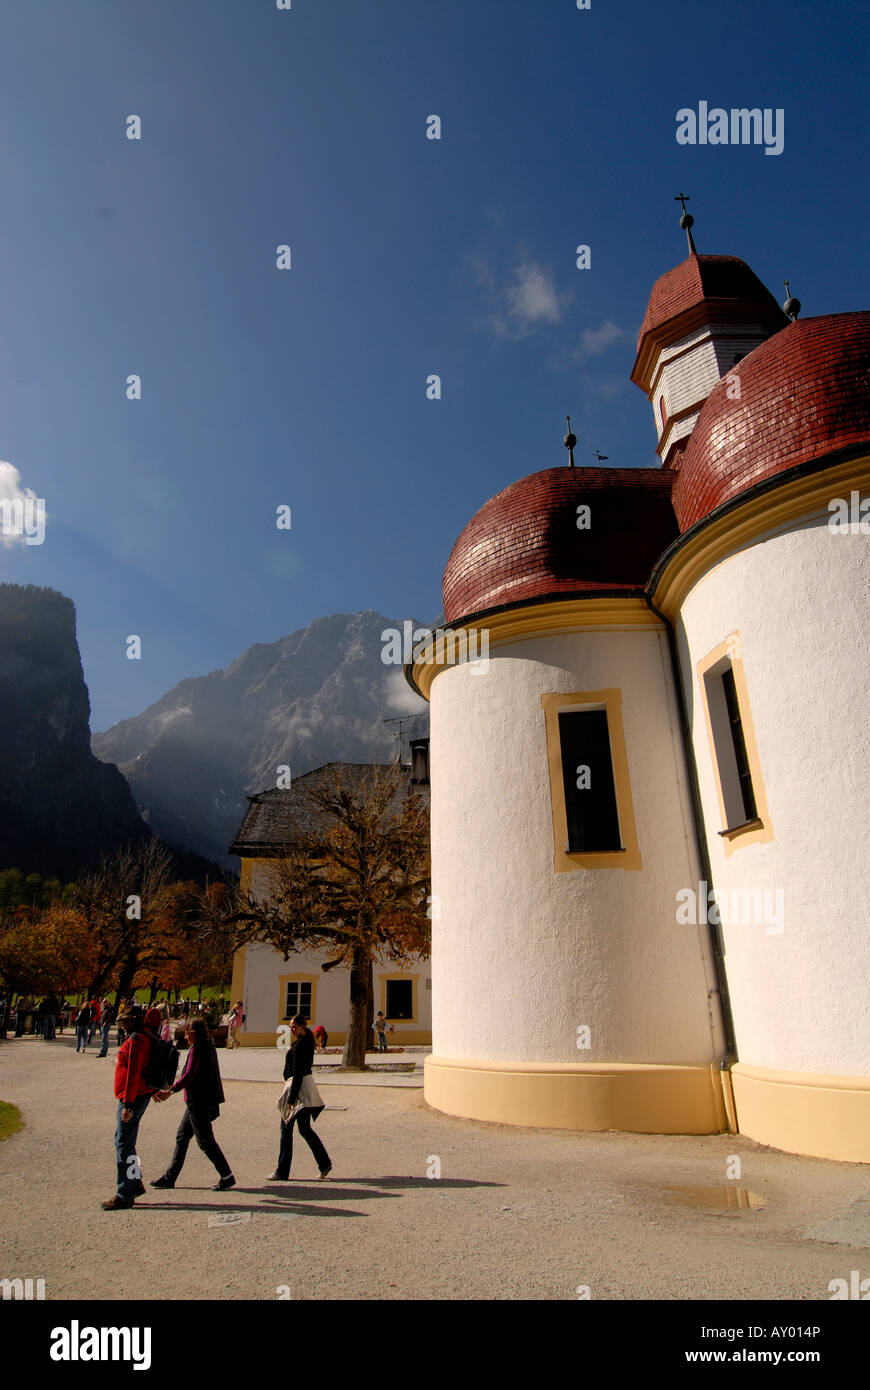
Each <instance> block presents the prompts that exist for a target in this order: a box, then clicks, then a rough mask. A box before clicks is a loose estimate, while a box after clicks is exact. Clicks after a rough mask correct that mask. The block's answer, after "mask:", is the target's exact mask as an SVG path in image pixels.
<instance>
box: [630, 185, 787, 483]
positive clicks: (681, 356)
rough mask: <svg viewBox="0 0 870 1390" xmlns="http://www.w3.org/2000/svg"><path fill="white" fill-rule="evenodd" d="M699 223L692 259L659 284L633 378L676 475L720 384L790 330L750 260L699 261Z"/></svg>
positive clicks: (688, 219)
mask: <svg viewBox="0 0 870 1390" xmlns="http://www.w3.org/2000/svg"><path fill="white" fill-rule="evenodd" d="M681 196H682V195H681ZM692 223H693V218H692V216H691V214H690V213H684V215H683V217H682V218H681V219H680V226H681V227H683V228H684V230H685V231H686V235H687V237H688V239H689V256H688V258H687V259H686V260H685V261H681V262H680V264H679V265H678V266H675V267H674V269H673V270H669V271H667V272H666V273H665V274H664V275H662V276H660V277H659V279H658V280H657V281H656V282H655V284H654V285H653V288H652V293H651V294H650V297H649V303H648V305H647V309H646V314H645V315H644V320H643V323H642V325H641V330H640V334H639V336H638V340H637V357H636V359H635V363H634V367H633V369H632V373H631V379H632V381H633V382H634V383H635V384H636V385H637V386H639V387H640V388H641V390H642V391H644V392H645V393H646V395H647V396H648V397H649V402H650V405H651V406H652V409H653V418H654V420H655V426H656V433H657V434H658V448H657V450H656V452H657V453H658V454H659V456H660V458H661V461H662V466H663V467H665V468H673V469H679V467H680V463H681V458H682V452H683V450H684V449H685V447H686V444H687V443H688V440H689V435H690V434H691V433H692V430H693V429H694V427H695V422H696V420H697V419H698V415H699V414H700V411H701V407H702V405H703V404H704V402H705V400H706V399H707V397H708V396H709V394H710V392H711V391H712V389H713V387H714V386H715V385H716V382H717V381H719V380H720V379H721V378H722V377H723V376H726V375H727V374H728V372H730V371H731V370H732V368H734V367H735V366H736V365H737V364H738V363H739V362H741V361H742V360H743V358H744V357H746V356H747V355H748V354H749V353H750V352H752V350H753V348H756V347H758V345H759V343H763V342H764V341H765V339H767V338H769V337H770V336H771V335H772V334H773V333H776V332H778V331H779V329H780V328H785V327H786V325H787V324H788V323H789V319H788V318H787V317H786V315H785V313H784V312H783V310H782V309H781V308H780V307H779V305H778V304H777V302H776V300H775V299H774V298H773V295H772V294H771V293H770V291H769V290H767V289H766V288H765V286H764V285H763V284H762V283H761V281H760V280H759V279H758V276H757V275H756V274H755V273H754V271H752V270H750V268H749V266H748V265H747V264H746V262H745V261H742V260H740V258H739V257H738V256H706V255H705V256H700V255H698V253H697V251H696V250H695V243H694V240H693V238H692Z"/></svg>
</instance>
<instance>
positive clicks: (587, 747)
mask: <svg viewBox="0 0 870 1390" xmlns="http://www.w3.org/2000/svg"><path fill="white" fill-rule="evenodd" d="M559 740H560V743H561V749H562V777H563V781H564V786H565V811H566V815H567V821H568V845H567V849H568V853H569V854H583V853H586V854H588V853H590V852H593V851H602V850H621V849H622V840H621V838H620V833H619V815H618V813H617V807H616V787H615V785H614V780H613V760H612V757H611V751H610V734H609V731H608V727H607V711H606V710H603V709H596V710H582V711H578V712H577V713H574V712H572V713H570V714H568V713H560V715H559Z"/></svg>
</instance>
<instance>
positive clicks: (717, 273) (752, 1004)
mask: <svg viewBox="0 0 870 1390" xmlns="http://www.w3.org/2000/svg"><path fill="white" fill-rule="evenodd" d="M687 223H688V225H689V226H690V225H691V223H690V219H688V218H686V219H684V222H683V224H682V225H684V226H685V225H687ZM689 245H690V254H689V256H688V258H687V259H686V260H684V261H683V262H682V263H681V264H679V265H678V266H676V267H675V268H674V269H673V270H670V271H668V272H667V273H666V274H665V275H663V276H662V277H661V278H660V279H659V280H658V281H657V282H656V284H655V285H654V286H653V289H652V293H651V295H650V299H649V304H648V306H647V310H646V314H645V316H644V319H643V324H642V327H641V330H640V336H639V339H638V347H637V358H636V361H635V365H634V369H633V371H632V380H633V381H634V382H635V383H636V384H637V385H638V386H639V387H640V388H641V389H642V390H643V391H644V392H645V393H646V394H647V396H648V397H649V400H650V404H651V406H652V410H653V418H654V420H655V425H656V431H657V434H658V441H659V442H658V453H659V456H660V458H661V466H660V467H658V468H636V469H632V468H626V469H613V468H611V469H604V468H596V469H586V468H576V467H574V466H573V448H572V449H571V454H570V462H569V466H567V467H558V468H545V469H543V470H542V471H540V472H533V473H531V474H529V475H528V476H527V477H524V478H521V479H520V480H519V481H518V482H515V483H513V484H512V485H511V486H509V487H506V488H505V489H504V490H503V491H502V492H499V493H498V494H497V495H496V496H495V497H493V498H491V499H490V500H489V501H488V502H486V503H485V504H484V505H483V506H482V507H481V508H480V510H479V511H478V512H477V513H476V514H475V515H474V516H473V517H472V519H471V521H469V523H468V525H467V526H466V527H465V529H464V531H463V532H462V534H461V535H460V537H459V539H458V540H457V542H456V544H455V546H454V547H453V550H452V553H451V555H450V558H449V560H448V563H447V568H446V570H445V573H444V584H443V592H444V613H445V621H446V623H447V624H448V625H449V626H450V627H451V628H452V629H454V630H461V629H467V628H472V627H473V628H475V629H478V630H481V629H483V630H485V631H486V632H487V633H488V658H487V662H486V664H485V670H483V671H482V670H481V668H480V666H479V665H478V666H477V667H475V666H472V665H471V664H469V663H463V662H461V661H460V662H453V663H450V662H449V661H446V660H444V659H443V644H442V653H441V655H439V653H438V651H437V650H436V649H435V647H434V644H433V643H431V642H430V643H423V644H421V645H420V646H419V647H418V648H417V649H416V650H415V653H414V657H413V659H412V660H411V661H410V662H409V663H408V666H407V668H406V674H407V677H408V679H409V681H410V683H411V684H412V686H413V688H414V689H415V690H417V691H418V692H419V693H420V694H422V695H423V696H425V697H426V698H427V699H428V700H429V701H430V715H431V745H430V753H431V819H432V893H433V897H434V900H435V901H436V902H437V903H438V905H439V913H438V914H437V915H435V916H434V920H433V924H432V925H433V941H432V960H431V977H432V993H431V999H432V1039H433V1055H432V1056H431V1058H429V1059H427V1062H426V1081H425V1095H426V1099H427V1101H428V1102H429V1104H430V1105H432V1106H433V1107H435V1108H437V1109H439V1110H441V1111H444V1112H447V1113H449V1114H452V1115H459V1116H466V1117H471V1118H475V1119H481V1120H489V1121H499V1122H502V1123H509V1124H518V1125H534V1126H549V1127H559V1128H566V1129H578V1130H579V1129H619V1130H629V1131H636V1132H643V1133H670V1134H677V1133H679V1134H712V1133H716V1132H722V1131H726V1130H729V1129H730V1130H732V1131H739V1132H740V1133H743V1134H746V1135H748V1136H750V1137H752V1138H753V1139H755V1140H758V1141H760V1142H761V1143H764V1144H769V1145H773V1146H775V1147H777V1148H780V1149H785V1150H789V1151H792V1152H796V1153H801V1154H810V1155H818V1156H821V1157H826V1158H835V1159H843V1160H850V1161H853V1162H854V1161H864V1162H868V1161H870V930H868V920H870V854H868V844H870V835H868V801H870V736H868V716H870V708H868V706H870V699H868V696H870V658H868V654H870V392H868V384H870V381H868V364H870V314H868V313H840V314H832V315H826V316H822V317H818V318H807V319H802V318H798V317H797V315H798V312H799V309H800V306H799V304H798V303H797V301H795V300H789V301H788V302H787V304H786V305H785V306H784V308H785V310H786V311H787V312H784V311H783V309H780V307H779V306H778V304H777V302H776V301H775V300H774V298H773V297H772V295H771V294H770V293H769V291H768V290H767V289H766V288H765V287H764V285H762V284H761V282H760V281H759V280H758V279H757V277H756V276H755V274H754V273H753V272H752V270H751V269H750V268H749V266H748V265H746V264H745V262H743V261H742V260H740V259H738V258H737V257H734V256H724V255H699V254H697V252H696V251H695V248H694V244H693V242H692V240H691V232H689ZM572 438H573V437H571V436H569V437H567V442H568V444H569V445H570V444H571V440H572Z"/></svg>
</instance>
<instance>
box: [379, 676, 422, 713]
mask: <svg viewBox="0 0 870 1390" xmlns="http://www.w3.org/2000/svg"><path fill="white" fill-rule="evenodd" d="M428 708H429V706H428V703H427V702H426V701H425V700H424V699H423V698H422V696H420V695H417V694H415V692H414V691H413V690H412V689H411V687H410V686H409V684H408V682H407V681H406V680H405V677H404V674H403V673H402V672H401V671H398V670H397V671H390V672H389V674H388V676H387V709H389V710H390V711H391V712H393V713H395V714H425V713H426V712H427V710H428Z"/></svg>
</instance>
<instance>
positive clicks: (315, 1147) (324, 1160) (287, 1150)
mask: <svg viewBox="0 0 870 1390" xmlns="http://www.w3.org/2000/svg"><path fill="white" fill-rule="evenodd" d="M318 1113H319V1112H318ZM311 1118H312V1111H311V1110H300V1111H299V1114H298V1115H294V1116H293V1119H292V1120H291V1121H290V1123H289V1124H287V1123H285V1121H284V1120H282V1121H281V1151H280V1153H279V1154H278V1167H277V1169H276V1170H275V1171H276V1172H277V1173H278V1174H279V1175H280V1176H281V1177H282V1178H289V1176H290V1165H291V1163H292V1162H293V1126H294V1125H295V1124H298V1125H299V1133H300V1134H301V1135H302V1138H303V1139H304V1140H305V1142H306V1144H307V1145H308V1147H309V1149H310V1150H311V1152H312V1153H313V1154H314V1162H315V1163H316V1164H317V1166H318V1168H319V1169H320V1171H321V1173H322V1172H323V1170H324V1168H330V1167H331V1166H332V1164H331V1162H330V1158H329V1154H328V1153H327V1152H326V1149H325V1148H324V1147H323V1144H322V1143H321V1141H320V1139H319V1138H318V1136H317V1135H316V1134H315V1133H314V1130H313V1129H312V1128H311Z"/></svg>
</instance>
